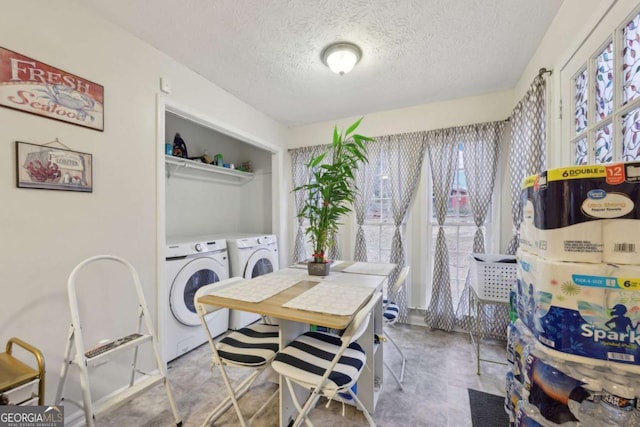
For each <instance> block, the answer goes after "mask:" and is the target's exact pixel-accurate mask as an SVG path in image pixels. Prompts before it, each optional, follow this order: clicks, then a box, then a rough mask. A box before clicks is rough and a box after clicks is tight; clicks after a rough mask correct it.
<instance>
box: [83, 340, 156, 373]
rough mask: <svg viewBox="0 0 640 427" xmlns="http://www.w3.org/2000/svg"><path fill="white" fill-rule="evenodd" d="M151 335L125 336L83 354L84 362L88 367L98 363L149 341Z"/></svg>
mask: <svg viewBox="0 0 640 427" xmlns="http://www.w3.org/2000/svg"><path fill="white" fill-rule="evenodd" d="M151 338H152V337H151V335H142V334H138V333H134V334H130V335H127V336H126V337H122V338H119V339H117V340H113V341H110V342H108V343H106V344H102V345H100V346H98V347H94V348H92V349H91V350H87V351H86V352H85V353H84V356H85V361H86V363H87V364H89V365H94V364H97V363H99V361H100V359H102V358H104V357H107V356H109V355H110V354H113V353H115V352H116V351H121V350H125V349H127V348H130V347H132V346H137V345H140V344H142V343H144V342H147V341H149V340H151Z"/></svg>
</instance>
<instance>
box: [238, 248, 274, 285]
mask: <svg viewBox="0 0 640 427" xmlns="http://www.w3.org/2000/svg"><path fill="white" fill-rule="evenodd" d="M276 265H277V264H276V262H275V255H274V253H273V252H272V251H270V250H269V249H265V248H259V249H258V250H256V251H255V252H254V253H252V254H251V256H250V257H249V259H248V260H247V264H246V266H245V268H244V275H243V276H244V278H245V279H251V278H253V277H258V276H262V275H263V274H268V273H273V271H274V270H275V266H276Z"/></svg>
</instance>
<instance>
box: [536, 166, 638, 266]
mask: <svg viewBox="0 0 640 427" xmlns="http://www.w3.org/2000/svg"><path fill="white" fill-rule="evenodd" d="M639 200H640V163H615V164H608V165H587V166H573V167H567V168H558V169H550V170H548V171H544V172H542V173H541V174H540V176H539V178H538V180H537V182H536V183H534V197H533V201H534V202H533V207H534V224H535V227H536V228H537V240H536V247H537V253H538V255H541V256H543V257H545V258H548V259H553V260H560V261H575V262H591V263H600V262H606V263H621V264H635V263H640V261H639V260H638V259H637V258H638V257H637V255H638V254H637V249H638V245H640V227H639V226H640V202H638V203H636V202H637V201H639ZM630 221H631V223H630ZM634 225H636V226H634ZM605 242H606V243H605Z"/></svg>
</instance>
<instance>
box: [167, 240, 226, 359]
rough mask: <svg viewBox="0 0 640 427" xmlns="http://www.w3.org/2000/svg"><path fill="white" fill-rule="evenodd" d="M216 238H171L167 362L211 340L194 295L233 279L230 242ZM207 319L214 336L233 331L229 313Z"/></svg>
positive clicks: (224, 312)
mask: <svg viewBox="0 0 640 427" xmlns="http://www.w3.org/2000/svg"><path fill="white" fill-rule="evenodd" d="M212 237H213V236H194V237H182V238H174V239H167V249H166V273H167V280H166V282H165V288H164V289H163V292H162V293H161V296H160V298H161V304H162V305H161V309H162V310H163V312H164V315H165V319H166V327H165V333H164V335H163V336H164V343H165V344H164V347H165V356H166V359H165V360H167V361H170V360H173V359H175V358H176V357H178V356H181V355H183V354H184V353H186V352H188V351H190V350H192V349H194V348H195V347H197V346H199V345H201V344H202V343H204V342H205V341H206V340H207V337H206V334H205V332H204V328H203V327H202V324H201V323H200V318H199V317H198V314H197V312H196V309H195V305H194V303H193V296H194V295H195V293H196V291H197V290H198V289H199V288H201V287H202V286H204V285H208V284H210V283H215V282H218V281H220V280H224V279H228V278H229V258H228V253H227V244H226V241H225V240H224V239H214V238H212ZM206 320H207V323H208V325H209V329H210V330H211V333H212V334H213V335H220V334H221V333H223V332H225V331H226V330H227V329H228V328H229V310H228V309H226V308H225V309H221V310H218V311H216V312H213V313H211V314H209V315H207V318H206Z"/></svg>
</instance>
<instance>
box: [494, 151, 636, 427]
mask: <svg viewBox="0 0 640 427" xmlns="http://www.w3.org/2000/svg"><path fill="white" fill-rule="evenodd" d="M521 203H522V208H523V223H522V224H521V227H520V248H519V249H518V253H517V260H518V268H517V276H518V279H517V285H516V287H515V288H514V290H513V291H512V298H511V303H512V320H513V321H512V322H511V324H510V325H509V331H508V344H507V347H508V358H509V361H510V362H511V363H512V368H511V371H510V372H509V373H508V374H507V385H506V391H507V397H506V400H505V409H506V410H507V412H508V413H509V414H510V417H511V420H512V424H513V425H515V426H545V427H546V426H556V425H560V426H564V427H569V426H598V427H600V426H640V254H639V250H640V163H618V164H610V165H589V166H576V167H568V168H559V169H550V170H547V171H545V172H542V173H541V174H539V175H535V176H531V177H528V178H526V179H525V181H524V183H523V187H522V200H521Z"/></svg>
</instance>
